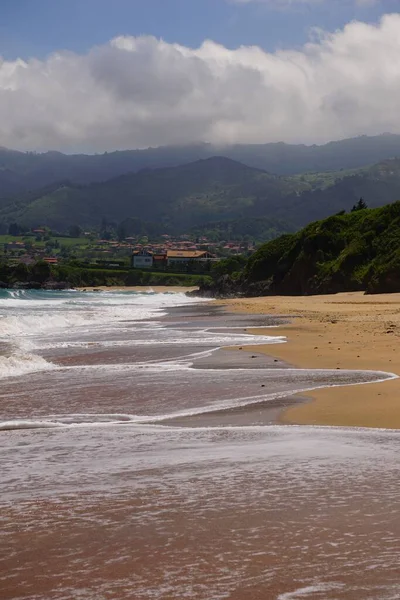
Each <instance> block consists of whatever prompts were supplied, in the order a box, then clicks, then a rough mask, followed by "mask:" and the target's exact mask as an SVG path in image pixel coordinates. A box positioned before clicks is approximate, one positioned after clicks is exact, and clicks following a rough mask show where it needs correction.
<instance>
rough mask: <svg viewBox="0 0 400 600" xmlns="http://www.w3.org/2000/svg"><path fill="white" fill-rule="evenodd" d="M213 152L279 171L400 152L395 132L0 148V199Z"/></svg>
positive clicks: (354, 163)
mask: <svg viewBox="0 0 400 600" xmlns="http://www.w3.org/2000/svg"><path fill="white" fill-rule="evenodd" d="M215 155H220V156H224V157H226V158H230V159H232V160H235V161H238V162H242V163H244V164H247V165H248V166H250V167H254V168H258V169H262V170H266V171H268V172H271V173H276V174H278V175H292V174H296V173H306V172H311V171H312V172H320V171H337V170H340V169H354V168H359V167H362V166H364V165H370V164H374V163H377V162H380V161H382V160H385V159H388V158H394V157H396V156H400V135H392V134H383V135H379V136H374V137H368V136H361V137H358V138H352V139H347V140H341V141H338V142H330V143H328V144H325V145H322V146H316V145H313V146H305V145H292V144H285V143H282V142H280V143H270V144H237V145H233V146H221V147H218V148H217V147H215V146H212V145H211V144H194V145H189V146H166V147H161V148H148V149H145V150H124V151H117V152H109V153H107V152H106V153H104V154H95V155H85V154H75V155H66V154H62V153H61V152H46V153H43V154H38V153H34V152H17V151H14V150H8V149H6V148H0V198H8V197H10V196H12V195H16V194H20V193H23V192H27V191H30V190H32V189H38V188H41V187H44V186H48V185H50V184H54V183H56V182H60V181H69V182H71V183H72V184H89V183H93V182H101V181H106V180H108V179H112V178H115V177H118V176H120V175H123V174H126V173H129V172H138V171H140V170H141V169H144V168H152V169H156V168H163V167H174V166H179V165H182V164H185V163H190V162H195V161H197V160H201V159H207V158H211V157H213V156H215Z"/></svg>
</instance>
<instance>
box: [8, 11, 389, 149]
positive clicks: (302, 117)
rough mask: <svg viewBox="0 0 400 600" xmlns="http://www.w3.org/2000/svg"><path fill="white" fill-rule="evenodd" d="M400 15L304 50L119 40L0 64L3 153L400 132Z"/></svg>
mask: <svg viewBox="0 0 400 600" xmlns="http://www.w3.org/2000/svg"><path fill="white" fill-rule="evenodd" d="M399 106H400V15H398V14H392V15H386V16H384V17H383V18H382V20H381V21H380V23H379V24H377V25H367V24H365V23H361V22H353V23H350V24H348V25H347V26H346V27H345V28H344V29H343V30H341V31H337V32H335V33H334V34H326V33H324V32H321V31H315V32H314V33H313V41H312V42H310V43H309V44H307V45H306V46H304V47H303V48H302V49H301V50H300V51H290V50H287V51H278V52H275V53H267V52H265V51H263V50H262V49H260V48H258V47H241V48H238V49H236V50H229V49H227V48H225V47H223V46H221V45H218V44H216V43H214V42H212V41H206V42H204V43H203V44H202V46H201V47H199V48H197V49H192V48H187V47H183V46H180V45H176V44H168V43H166V42H164V41H162V40H157V39H155V38H153V37H139V38H133V37H118V38H116V39H114V40H112V41H111V42H110V43H108V44H106V45H103V46H99V47H95V48H92V49H91V50H90V52H88V53H87V54H85V55H78V54H74V53H71V52H59V53H55V54H52V55H51V56H49V57H48V58H47V59H46V60H43V61H41V60H37V59H32V60H30V61H28V62H24V61H22V60H17V61H14V62H7V61H1V62H0V145H3V146H7V147H11V148H17V149H36V150H46V149H58V150H64V151H71V152H72V151H73V152H77V151H104V150H112V149H117V148H120V149H123V148H134V147H147V146H156V145H164V144H177V143H190V142H194V141H208V142H213V143H216V144H225V143H237V142H255V143H259V142H268V141H280V140H283V141H287V142H305V143H311V142H316V143H319V142H324V141H327V140H330V139H339V138H343V137H349V136H353V135H359V134H361V133H367V134H377V133H381V132H384V131H390V132H400V108H399Z"/></svg>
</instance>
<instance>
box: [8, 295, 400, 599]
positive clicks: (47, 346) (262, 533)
mask: <svg viewBox="0 0 400 600" xmlns="http://www.w3.org/2000/svg"><path fill="white" fill-rule="evenodd" d="M82 296H90V295H85V294H83V295H82ZM165 312H167V314H165ZM112 314H113V313H111V316H112ZM117 314H118V315H120V313H119V312H118V313H117ZM129 314H130V313H129V312H128V313H127V315H126V318H125V317H123V318H122V317H121V316H119V317H118V318H119V320H118V321H117V322H116V323H114V325H113V324H112V322H111V323H109V319H110V318H111V316H110V313H109V312H108V313H105V317H104V319H103V320H102V319H97V320H95V321H94V323H95V325H93V321H92V320H90V321H89V322H88V325H84V326H83V328H82V327H81V328H78V333H74V328H72V330H71V331H70V328H69V327H68V328H66V329H65V328H64V329H63V330H61V332H60V333H59V334H58V338H57V337H56V336H55V334H54V332H53V331H50V332H48V334H46V335H42V336H41V337H40V339H35V343H36V344H37V346H36V352H41V353H42V354H43V355H44V356H45V357H46V359H47V360H50V361H51V362H52V363H54V365H55V366H56V368H54V369H53V370H50V371H44V372H40V371H39V372H35V373H29V374H28V375H27V376H26V377H15V378H9V379H4V380H3V381H2V386H1V389H0V408H1V412H2V418H3V419H11V420H13V419H20V420H24V419H26V420H27V421H29V422H28V423H25V424H24V423H22V424H21V428H19V429H18V428H17V429H12V428H11V427H8V428H7V427H6V428H5V429H4V430H3V431H1V432H0V456H1V465H2V468H1V469H0V488H1V490H2V494H1V498H0V507H1V518H2V535H1V536H0V597H1V598H2V600H16V599H18V600H42V599H44V598H45V599H46V600H70V599H75V598H77V599H78V598H84V599H85V600H121V599H125V598H126V599H127V600H131V599H132V600H149V599H153V600H178V599H179V600H180V599H181V598H182V599H183V598H190V599H191V600H248V599H251V600H300V599H301V600H397V597H396V593H397V591H398V589H399V588H398V584H399V579H400V577H399V568H398V557H399V553H400V544H399V539H400V529H399V527H400V519H399V518H398V477H397V474H398V452H397V448H398V443H399V441H400V440H399V436H400V432H388V431H380V430H355V429H340V428H331V429H330V428H319V427H282V426H275V425H274V424H273V423H275V422H276V420H277V419H279V416H280V414H281V412H282V410H283V409H284V408H286V407H287V405H288V404H292V405H293V406H294V405H296V406H297V405H298V404H299V403H301V402H303V401H304V398H303V395H301V396H299V395H296V396H295V397H294V396H293V393H294V391H297V392H298V391H299V390H302V389H303V390H304V389H310V387H315V386H319V385H322V386H324V385H325V386H326V385H332V384H335V385H348V384H351V383H354V382H355V381H357V382H362V381H369V380H370V379H371V377H375V378H380V377H381V376H382V374H379V373H375V374H374V375H372V374H371V373H365V372H363V371H358V372H352V371H345V370H336V369H333V370H332V371H312V370H308V369H304V370H298V369H293V368H292V366H291V364H290V363H291V361H288V360H287V359H281V358H278V356H277V355H275V354H276V353H278V352H279V351H280V348H286V347H289V344H282V343H281V344H270V345H268V347H267V346H265V348H260V346H257V345H255V346H254V348H250V349H249V350H250V351H247V350H248V349H247V348H246V343H248V341H249V340H253V343H255V342H256V341H257V339H261V338H259V337H250V335H251V328H255V329H256V330H257V332H258V333H262V334H263V335H267V336H270V335H272V336H275V335H279V334H280V327H281V326H283V328H284V329H282V331H286V330H290V328H291V327H292V326H291V325H287V324H285V325H282V322H283V320H282V319H281V318H280V317H269V316H267V315H264V316H259V315H256V314H254V315H250V316H248V315H246V314H244V315H241V314H233V313H230V314H228V313H227V312H225V311H224V310H223V309H221V307H219V306H215V305H208V304H204V305H199V306H186V307H176V308H171V309H169V310H168V311H163V313H162V315H163V316H161V313H160V314H157V315H156V316H155V317H154V318H151V319H150V321H148V322H146V321H141V322H136V323H134V322H132V321H130V320H129ZM121 319H122V320H121ZM103 321H104V325H103ZM96 323H100V324H101V325H97V326H96ZM28 324H29V326H31V322H30V321H29V323H28ZM271 326H279V327H277V328H270V327H271ZM244 334H250V335H249V337H246V336H245V335H244ZM229 339H231V345H232V343H236V344H237V350H236V351H235V352H232V351H231V350H227V349H225V348H224V347H225V346H227V345H229V344H228V340H229ZM270 341H272V340H270ZM275 341H276V340H275ZM31 342H32V340H31ZM217 346H218V347H222V348H220V349H218V350H216V349H215V348H216V347H217ZM40 348H42V350H41V351H40ZM264 350H265V352H264ZM274 355H275V356H274ZM57 365H58V366H61V368H57ZM377 385H380V384H377ZM363 387H364V388H367V387H369V386H363ZM340 389H341V390H342V391H344V390H346V389H347V388H340ZM349 389H351V388H349ZM247 400H248V401H249V404H248V405H246V401H247ZM291 410H293V408H292V409H291ZM196 411H198V413H196ZM174 415H175V416H174ZM33 419H37V422H36V423H33V424H32V420H33ZM3 423H4V421H3ZM265 425H268V426H267V427H266V426H265ZM17 427H18V424H17ZM26 427H27V428H26ZM35 427H37V428H35Z"/></svg>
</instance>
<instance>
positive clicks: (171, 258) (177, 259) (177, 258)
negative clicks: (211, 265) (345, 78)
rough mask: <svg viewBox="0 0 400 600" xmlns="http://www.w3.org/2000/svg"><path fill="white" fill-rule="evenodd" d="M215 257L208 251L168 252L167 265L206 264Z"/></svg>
mask: <svg viewBox="0 0 400 600" xmlns="http://www.w3.org/2000/svg"><path fill="white" fill-rule="evenodd" d="M213 258H214V256H213V255H212V254H210V253H209V252H207V251H206V250H167V264H168V266H169V267H170V266H173V265H177V266H178V265H184V264H188V263H190V262H192V261H194V262H204V261H207V260H210V259H213Z"/></svg>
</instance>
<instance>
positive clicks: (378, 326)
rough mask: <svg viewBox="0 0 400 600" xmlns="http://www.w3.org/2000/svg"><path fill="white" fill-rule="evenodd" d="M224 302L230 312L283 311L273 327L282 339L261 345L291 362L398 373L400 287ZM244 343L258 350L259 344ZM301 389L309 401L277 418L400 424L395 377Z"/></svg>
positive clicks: (299, 421)
mask: <svg viewBox="0 0 400 600" xmlns="http://www.w3.org/2000/svg"><path fill="white" fill-rule="evenodd" d="M223 304H224V305H225V306H226V308H227V309H228V310H229V311H234V312H240V313H253V314H254V313H257V314H271V315H287V316H288V317H290V319H289V321H290V322H289V324H288V325H285V326H281V327H279V328H277V329H276V333H277V334H279V335H284V336H286V337H287V340H288V343H287V344H280V345H274V346H265V347H263V348H261V350H263V351H264V352H265V353H267V354H269V355H272V356H274V357H276V358H279V359H281V360H284V361H287V362H289V363H291V364H292V365H294V366H296V367H301V368H315V369H323V368H324V369H366V370H375V371H376V370H378V371H386V372H390V373H395V374H398V375H400V352H399V344H400V294H382V295H376V296H365V295H364V294H362V293H358V292H357V293H341V294H334V295H329V296H309V297H262V298H242V299H233V300H226V301H224V302H223ZM251 331H252V332H255V331H257V330H251ZM261 331H262V330H260V332H261ZM264 332H265V330H264ZM246 350H248V351H253V352H254V351H255V350H257V351H260V346H257V347H246ZM307 395H309V396H310V397H311V398H312V402H308V403H305V404H300V405H297V406H295V407H292V408H289V409H288V410H287V411H286V412H284V414H283V415H282V417H281V422H283V423H296V424H302V425H306V424H313V425H315V424H318V425H336V426H353V427H382V428H390V429H399V428H400V379H393V380H390V381H385V382H383V383H374V384H367V385H356V386H348V387H336V388H326V389H322V390H315V391H314V392H311V393H308V394H307Z"/></svg>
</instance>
